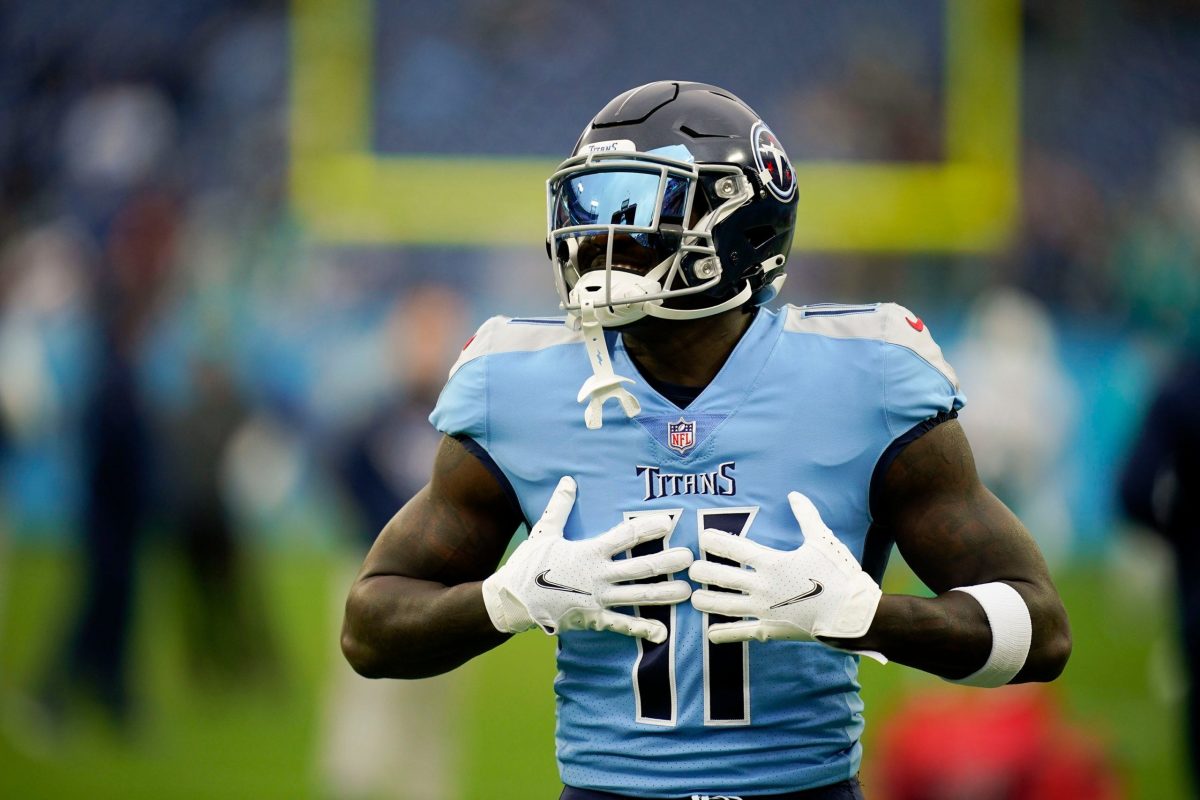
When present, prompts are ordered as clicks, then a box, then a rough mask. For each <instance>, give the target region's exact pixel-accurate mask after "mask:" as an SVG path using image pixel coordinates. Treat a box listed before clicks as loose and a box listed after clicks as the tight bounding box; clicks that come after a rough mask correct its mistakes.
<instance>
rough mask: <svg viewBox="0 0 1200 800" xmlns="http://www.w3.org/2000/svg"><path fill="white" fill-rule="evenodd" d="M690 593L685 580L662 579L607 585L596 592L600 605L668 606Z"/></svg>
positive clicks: (682, 599)
mask: <svg viewBox="0 0 1200 800" xmlns="http://www.w3.org/2000/svg"><path fill="white" fill-rule="evenodd" d="M691 594H692V586H691V584H689V583H688V582H687V581H663V582H659V583H641V584H636V585H630V586H607V587H605V588H604V589H602V590H600V592H598V593H597V597H596V599H597V601H598V602H599V603H600V605H602V606H609V607H611V606H669V605H674V604H676V603H682V602H683V601H684V600H687V599H688V598H689V597H690V596H691Z"/></svg>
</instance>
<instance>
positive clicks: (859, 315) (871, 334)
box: [784, 303, 958, 390]
mask: <svg viewBox="0 0 1200 800" xmlns="http://www.w3.org/2000/svg"><path fill="white" fill-rule="evenodd" d="M786 312H787V321H786V323H785V324H784V330H786V331H790V332H792V333H813V334H817V335H820V336H828V337H831V338H834V339H874V340H876V341H879V342H883V343H885V344H888V345H894V346H896V347H903V348H905V349H907V350H911V351H912V352H913V353H915V354H916V355H917V356H919V357H920V358H921V359H922V360H924V361H925V362H926V363H928V364H929V365H930V366H931V367H933V368H934V369H936V370H937V371H938V372H940V373H942V375H944V376H945V377H946V380H948V381H950V384H951V385H952V386H953V387H954V388H955V390H957V389H958V376H957V375H956V374H955V373H954V368H953V367H951V366H950V364H949V363H948V362H947V361H946V358H945V356H943V355H942V349H941V348H940V347H938V343H937V342H936V341H934V339H933V335H932V334H931V333H930V331H929V326H927V325H926V324H925V323H924V322H923V321H922V320H921V318H920V317H918V316H917V315H916V314H914V313H912V312H911V311H909V310H908V309H907V308H905V307H904V306H902V305H899V304H897V303H868V304H865V305H854V306H849V305H837V304H833V303H822V304H818V305H811V306H787V307H786Z"/></svg>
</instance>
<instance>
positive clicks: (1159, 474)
mask: <svg viewBox="0 0 1200 800" xmlns="http://www.w3.org/2000/svg"><path fill="white" fill-rule="evenodd" d="M1120 499H1121V505H1122V506H1123V507H1124V509H1125V512H1126V513H1127V514H1128V515H1129V516H1130V517H1131V518H1132V519H1134V520H1135V521H1137V522H1139V523H1140V524H1142V525H1144V526H1146V527H1147V528H1149V529H1150V530H1152V531H1154V532H1156V533H1157V534H1159V535H1160V536H1162V537H1163V539H1164V540H1165V541H1166V543H1167V544H1168V546H1169V547H1170V549H1171V552H1172V553H1173V554H1174V556H1175V575H1176V589H1177V600H1178V624H1179V626H1180V633H1181V635H1182V650H1183V659H1184V668H1185V672H1186V676H1187V681H1188V685H1187V689H1186V693H1185V697H1186V702H1185V715H1186V721H1187V736H1188V750H1187V753H1188V757H1187V759H1186V760H1187V763H1188V764H1189V765H1190V766H1191V769H1192V774H1193V781H1194V782H1200V772H1197V770H1200V342H1196V343H1194V344H1193V345H1192V347H1191V348H1190V349H1189V350H1186V351H1185V352H1184V353H1183V355H1182V356H1181V358H1180V359H1179V363H1178V364H1177V365H1176V366H1175V368H1174V370H1173V371H1172V372H1171V374H1170V375H1169V376H1168V377H1167V379H1166V380H1165V381H1164V382H1163V384H1162V386H1160V387H1159V389H1158V391H1157V392H1155V394H1154V397H1153V399H1152V400H1151V402H1150V405H1149V407H1148V409H1147V411H1146V415H1145V419H1144V420H1143V422H1142V426H1141V430H1140V432H1139V433H1138V434H1137V437H1136V438H1135V439H1134V443H1133V447H1132V449H1131V450H1130V453H1129V456H1128V459H1127V461H1126V462H1125V468H1124V470H1123V472H1122V475H1121V485H1120ZM1197 785H1200V783H1197Z"/></svg>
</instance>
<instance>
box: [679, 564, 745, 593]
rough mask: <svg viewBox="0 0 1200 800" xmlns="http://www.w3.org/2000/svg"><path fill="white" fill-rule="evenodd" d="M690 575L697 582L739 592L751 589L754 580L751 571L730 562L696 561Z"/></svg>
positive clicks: (689, 572)
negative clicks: (730, 564) (729, 563)
mask: <svg viewBox="0 0 1200 800" xmlns="http://www.w3.org/2000/svg"><path fill="white" fill-rule="evenodd" d="M688 577H689V578H691V579H692V580H694V581H695V582H696V583H703V584H708V585H715V586H722V587H724V588H726V589H733V590H735V591H738V592H748V591H750V588H751V584H752V583H753V581H754V575H753V573H751V572H747V571H746V570H744V569H742V568H740V567H731V566H729V565H728V564H717V563H716V562H713V561H696V562H694V563H693V564H692V566H691V569H689V570H688Z"/></svg>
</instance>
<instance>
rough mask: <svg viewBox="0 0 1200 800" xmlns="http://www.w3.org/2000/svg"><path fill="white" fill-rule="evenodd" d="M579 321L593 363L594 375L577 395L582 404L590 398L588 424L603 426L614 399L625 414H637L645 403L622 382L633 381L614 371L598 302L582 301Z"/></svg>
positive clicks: (590, 426)
mask: <svg viewBox="0 0 1200 800" xmlns="http://www.w3.org/2000/svg"><path fill="white" fill-rule="evenodd" d="M579 323H580V326H581V327H582V329H583V343H584V346H585V347H586V348H587V354H588V360H589V361H590V362H592V377H590V378H588V379H587V380H586V381H584V382H583V386H582V387H580V389H579V395H578V396H577V397H576V398H575V400H576V401H577V402H580V403H582V402H583V401H584V400H587V409H585V410H584V412H583V421H584V423H585V424H587V426H588V428H589V429H591V430H596V429H597V428H599V427H600V426H601V425H603V424H604V404H605V403H606V402H608V401H609V400H610V399H614V398H615V399H616V400H617V402H618V403H620V404H621V408H622V409H623V410H624V411H625V416H627V417H636V416H637V415H638V414H639V413H641V411H642V405H641V403H639V402H638V399H637V398H636V397H634V396H633V395H631V394H630V393H629V392H628V390H626V389H625V387H624V386H622V385H621V384H623V383H633V381H632V380H630V379H629V378H625V377H622V376H621V375H617V374H616V373H615V372H613V368H612V359H611V358H609V355H608V344H607V343H606V342H605V341H604V326H603V325H601V324H600V322H599V320H597V319H596V308H595V303H594V301H592V300H591V298H587V299H584V300H581V301H580V303H579Z"/></svg>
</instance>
